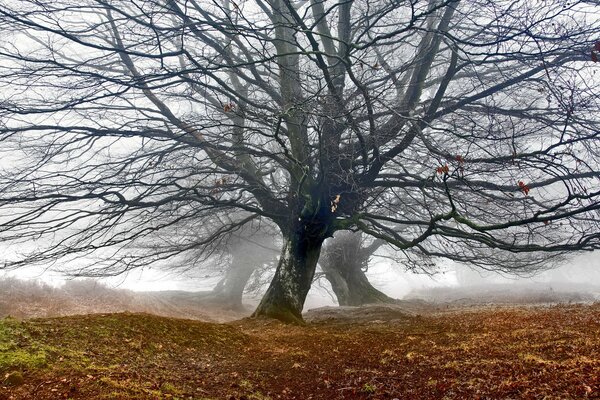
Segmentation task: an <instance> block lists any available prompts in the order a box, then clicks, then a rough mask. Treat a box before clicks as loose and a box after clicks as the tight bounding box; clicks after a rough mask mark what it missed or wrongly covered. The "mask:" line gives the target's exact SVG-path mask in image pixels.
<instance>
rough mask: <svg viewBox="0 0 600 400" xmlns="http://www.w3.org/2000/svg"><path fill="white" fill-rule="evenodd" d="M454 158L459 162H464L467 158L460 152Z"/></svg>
mask: <svg viewBox="0 0 600 400" xmlns="http://www.w3.org/2000/svg"><path fill="white" fill-rule="evenodd" d="M454 159H455V160H456V161H458V163H459V164H464V163H465V158H464V157H463V156H461V155H460V154H458V155H457V156H456V157H454Z"/></svg>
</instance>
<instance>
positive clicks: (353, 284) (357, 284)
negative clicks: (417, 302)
mask: <svg viewBox="0 0 600 400" xmlns="http://www.w3.org/2000/svg"><path fill="white" fill-rule="evenodd" d="M379 246H380V243H379V242H374V243H373V244H371V245H370V246H367V247H363V246H362V235H361V234H359V233H358V234H357V233H346V232H339V233H338V234H337V235H336V237H335V238H333V239H331V242H329V243H328V244H327V246H326V247H325V250H324V254H323V257H321V263H320V264H321V268H322V269H323V272H324V273H325V278H327V280H328V281H329V283H331V288H332V289H333V292H334V293H335V295H336V297H337V299H338V304H339V305H340V306H360V305H363V304H373V303H394V302H395V301H396V299H394V298H391V297H389V296H388V295H386V294H385V293H383V292H381V291H380V290H378V289H376V288H375V287H373V285H371V283H370V282H369V279H368V278H367V275H366V274H365V272H364V271H363V267H364V266H365V265H367V264H368V262H369V258H370V257H371V256H372V255H373V252H374V251H375V250H376V249H377V248H379Z"/></svg>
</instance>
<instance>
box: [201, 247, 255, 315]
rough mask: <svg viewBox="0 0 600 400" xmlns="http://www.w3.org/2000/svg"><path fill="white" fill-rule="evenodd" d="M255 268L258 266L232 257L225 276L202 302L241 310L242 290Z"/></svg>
mask: <svg viewBox="0 0 600 400" xmlns="http://www.w3.org/2000/svg"><path fill="white" fill-rule="evenodd" d="M257 267H258V265H256V264H254V263H246V262H244V261H243V260H241V259H240V258H239V257H236V256H233V260H232V264H231V266H230V267H229V269H228V270H227V272H225V276H224V277H223V279H221V280H220V281H219V283H217V285H216V286H215V287H214V289H213V290H212V292H210V293H209V294H207V295H206V297H204V300H207V301H209V302H211V303H215V304H218V305H221V306H224V307H226V308H229V309H232V310H243V308H244V307H243V305H242V295H243V294H244V288H245V287H246V284H247V283H248V280H250V276H251V275H252V273H253V272H254V270H256V268H257Z"/></svg>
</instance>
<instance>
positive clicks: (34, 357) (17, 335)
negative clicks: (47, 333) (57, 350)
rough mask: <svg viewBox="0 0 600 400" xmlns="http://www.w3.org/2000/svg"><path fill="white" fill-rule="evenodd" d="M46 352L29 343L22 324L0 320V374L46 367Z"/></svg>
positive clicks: (8, 319) (10, 319)
mask: <svg viewBox="0 0 600 400" xmlns="http://www.w3.org/2000/svg"><path fill="white" fill-rule="evenodd" d="M46 364H47V360H46V352H45V351H44V349H43V348H42V347H41V346H39V345H37V344H35V343H31V339H30V338H29V336H28V334H27V331H26V330H25V328H24V327H23V324H22V323H20V322H19V321H16V320H14V319H12V318H5V319H3V320H0V372H4V371H9V370H15V369H16V370H23V369H36V368H42V367H44V366H46Z"/></svg>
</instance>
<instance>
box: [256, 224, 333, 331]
mask: <svg viewBox="0 0 600 400" xmlns="http://www.w3.org/2000/svg"><path fill="white" fill-rule="evenodd" d="M323 240H324V239H323V238H320V237H318V236H317V237H316V238H315V237H311V236H309V235H306V234H304V233H303V229H297V230H295V232H292V233H291V234H290V235H289V237H288V238H287V239H286V241H285V243H284V245H283V249H282V252H281V257H280V259H279V263H278V265H277V270H276V271H275V276H274V277H273V280H272V281H271V285H270V286H269V289H268V290H267V292H266V293H265V295H264V296H263V298H262V300H261V302H260V304H259V305H258V307H257V309H256V311H255V312H254V314H253V316H254V317H258V316H265V317H270V318H275V319H278V320H281V321H284V322H289V323H295V324H304V320H303V319H302V308H303V306H304V301H305V300H306V296H307V294H308V291H309V290H310V287H311V284H312V281H313V277H314V274H315V269H316V267H317V261H318V260H319V255H320V253H321V246H322V244H323Z"/></svg>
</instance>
